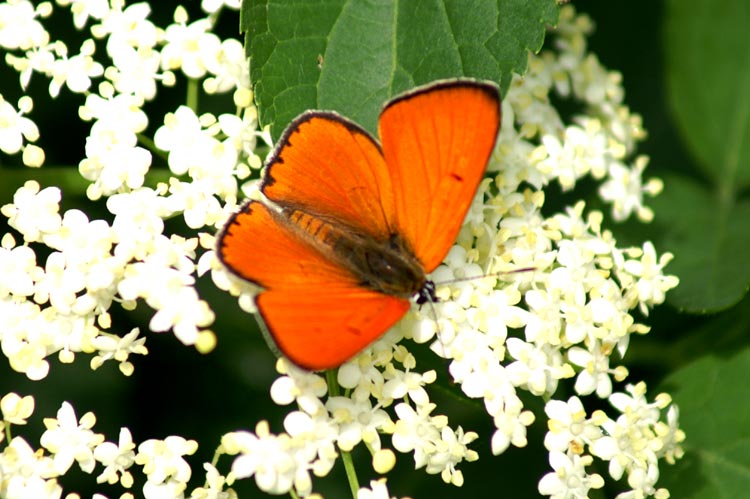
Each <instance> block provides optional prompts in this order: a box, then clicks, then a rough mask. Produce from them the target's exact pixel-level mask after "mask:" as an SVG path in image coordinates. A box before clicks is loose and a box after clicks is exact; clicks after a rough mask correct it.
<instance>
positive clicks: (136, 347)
mask: <svg viewBox="0 0 750 499" xmlns="http://www.w3.org/2000/svg"><path fill="white" fill-rule="evenodd" d="M139 333H140V331H139V330H138V328H137V327H136V328H133V329H132V330H131V331H130V332H129V333H128V334H126V335H125V336H123V337H119V336H117V335H114V334H107V333H100V334H99V335H98V336H97V337H96V338H94V339H93V341H92V345H93V347H94V348H96V350H97V354H96V356H94V357H93V358H92V359H91V369H98V368H99V367H100V366H101V365H102V364H104V363H105V362H106V361H108V360H110V359H114V360H115V361H117V362H119V368H120V372H122V373H123V374H124V375H125V376H130V375H131V374H133V369H134V367H133V364H131V363H130V362H129V361H128V358H129V356H130V355H131V354H138V355H146V354H147V353H148V349H147V348H146V347H145V346H144V343H145V342H146V338H145V337H143V338H139V337H138V335H139Z"/></svg>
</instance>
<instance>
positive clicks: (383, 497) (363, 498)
mask: <svg viewBox="0 0 750 499" xmlns="http://www.w3.org/2000/svg"><path fill="white" fill-rule="evenodd" d="M357 499H396V498H395V497H391V494H390V493H389V492H388V486H387V485H386V482H385V478H381V479H380V480H370V486H369V487H360V489H359V490H358V491H357ZM404 499H407V498H404Z"/></svg>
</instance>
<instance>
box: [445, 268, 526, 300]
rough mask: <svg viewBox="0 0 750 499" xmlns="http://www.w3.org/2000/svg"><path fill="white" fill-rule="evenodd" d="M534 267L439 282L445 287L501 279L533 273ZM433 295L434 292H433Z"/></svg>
mask: <svg viewBox="0 0 750 499" xmlns="http://www.w3.org/2000/svg"><path fill="white" fill-rule="evenodd" d="M535 270H536V268H535V267H524V268H522V269H514V270H507V271H504V272H494V273H492V274H484V275H476V276H471V277H458V278H456V279H450V280H448V281H441V282H440V285H441V286H443V285H446V284H456V283H458V282H466V281H474V280H476V279H484V278H486V277H501V276H504V275H508V274H518V273H520V272H533V271H535ZM433 294H434V291H433Z"/></svg>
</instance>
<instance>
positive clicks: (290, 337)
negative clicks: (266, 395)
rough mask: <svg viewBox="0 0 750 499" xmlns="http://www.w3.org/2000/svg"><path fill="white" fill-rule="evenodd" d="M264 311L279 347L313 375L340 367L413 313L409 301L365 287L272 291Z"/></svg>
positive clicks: (263, 301)
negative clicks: (410, 310)
mask: <svg viewBox="0 0 750 499" xmlns="http://www.w3.org/2000/svg"><path fill="white" fill-rule="evenodd" d="M257 304H258V310H259V311H260V314H261V316H262V317H263V320H264V322H265V324H266V326H267V327H268V330H269V333H270V335H271V337H272V338H273V340H274V343H275V344H276V346H277V347H278V348H279V349H280V350H281V351H282V352H284V354H285V355H286V356H287V357H288V358H289V359H290V360H291V361H292V362H294V363H295V364H297V365H298V366H301V367H304V368H306V369H310V370H313V371H318V370H323V369H331V368H334V367H337V366H340V365H341V364H343V363H344V362H346V361H347V360H349V359H350V358H352V357H354V355H356V354H357V353H359V352H360V351H361V350H362V349H364V348H365V347H366V346H367V345H369V344H370V343H372V342H374V341H375V340H376V339H378V338H379V337H380V336H381V335H382V334H383V333H384V332H385V331H387V330H388V329H389V328H390V327H391V326H393V325H394V324H395V323H396V322H398V321H399V319H401V317H403V315H404V314H405V313H406V311H407V310H409V307H410V302H409V300H406V299H403V298H397V297H395V296H390V295H385V294H382V293H378V292H375V291H370V290H367V289H364V288H361V287H356V286H355V287H349V288H347V287H340V288H326V287H315V288H314V289H307V290H294V291H288V290H284V291H266V292H264V293H261V295H260V296H259V297H258V300H257Z"/></svg>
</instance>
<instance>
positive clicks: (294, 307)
mask: <svg viewBox="0 0 750 499" xmlns="http://www.w3.org/2000/svg"><path fill="white" fill-rule="evenodd" d="M499 127H500V96H499V92H498V89H497V87H496V86H495V85H494V84H491V83H486V82H477V81H474V80H452V81H445V82H440V83H437V84H433V85H429V86H425V87H421V88H418V89H416V90H414V91H411V92H409V93H406V94H403V95H402V96H400V97H397V98H395V99H393V100H391V101H390V102H389V103H387V104H386V106H385V107H384V109H383V111H382V113H381V115H380V121H379V135H380V142H378V141H377V140H376V139H374V138H373V137H372V136H371V135H370V134H369V133H368V132H367V131H366V130H364V129H363V128H361V127H360V126H359V125H357V124H356V123H353V122H351V121H349V120H347V119H346V118H343V117H341V116H339V115H338V114H335V113H331V112H325V111H312V112H306V113H303V114H302V115H300V116H299V117H297V118H296V119H295V120H293V121H292V123H291V124H290V125H289V127H288V128H287V130H286V131H285V132H284V134H283V135H282V136H281V138H280V139H279V142H278V145H277V147H276V149H275V150H274V152H273V154H272V155H271V157H270V158H269V160H268V162H267V164H266V168H265V172H264V177H263V181H262V182H261V187H260V190H261V192H262V193H263V194H264V196H265V198H266V199H265V200H262V201H256V200H253V201H249V202H248V203H246V204H245V205H244V206H243V207H242V208H241V209H240V210H239V211H238V212H237V213H235V214H234V215H233V216H232V217H230V219H229V221H228V222H227V224H226V225H225V226H224V228H223V229H222V231H221V232H220V233H219V235H218V237H217V254H218V256H219V259H220V260H221V261H222V262H223V263H224V264H225V265H226V267H227V268H228V269H229V270H230V271H232V272H233V273H234V274H236V275H238V276H239V277H241V278H243V279H246V280H248V281H250V282H253V283H255V284H257V285H259V286H261V287H262V288H264V289H263V291H262V292H261V293H259V294H258V295H257V297H256V305H257V307H258V311H259V313H260V316H261V317H262V319H263V324H264V325H265V326H266V328H267V333H268V336H270V339H271V344H272V345H273V346H275V347H276V348H277V349H278V350H279V351H280V352H281V353H283V354H284V355H286V356H287V357H288V358H289V359H290V360H292V361H293V362H294V363H296V364H297V365H299V366H301V367H304V368H307V369H311V370H320V369H329V368H332V367H336V366H338V365H340V364H342V363H343V362H345V361H346V360H348V359H350V358H351V357H352V356H354V355H355V354H356V353H357V352H359V351H360V350H362V349H363V348H365V347H366V346H367V345H369V344H370V343H372V342H373V341H375V340H376V339H377V338H378V337H379V336H381V335H382V334H383V333H384V332H385V331H386V330H388V328H390V327H391V326H393V325H394V324H395V323H396V322H398V321H399V320H400V319H401V318H402V317H403V315H404V314H405V313H406V312H407V310H408V309H409V307H410V306H411V302H410V299H411V298H413V297H416V302H417V303H418V304H422V303H425V302H427V301H434V300H435V287H434V284H433V283H432V282H431V281H430V280H429V279H428V278H427V276H428V274H429V273H430V272H432V271H433V270H434V269H435V268H436V267H437V266H438V265H439V264H440V263H441V262H442V260H443V259H444V258H445V255H446V254H447V253H448V250H449V249H450V247H451V246H452V245H453V243H454V242H455V239H456V236H457V234H458V231H459V230H460V228H461V224H462V222H463V219H464V217H465V216H466V212H467V211H468V209H469V206H470V205H471V202H472V200H473V198H474V194H475V193H476V190H477V187H478V185H479V182H480V181H481V179H482V177H483V175H484V170H485V167H486V165H487V161H488V159H489V157H490V154H491V152H492V150H493V148H494V144H495V139H496V137H497V133H498V130H499Z"/></svg>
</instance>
